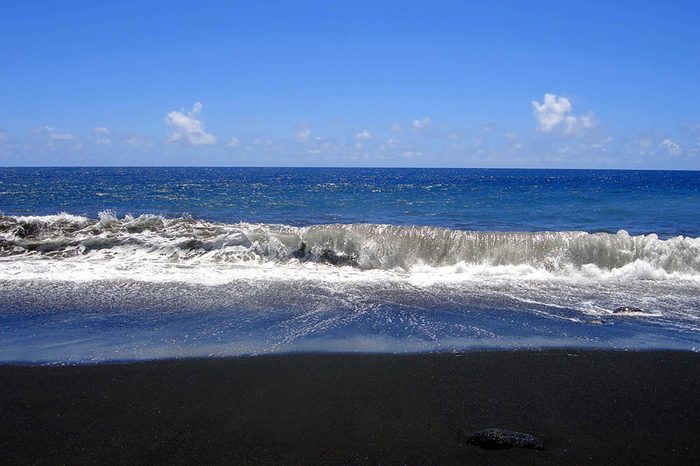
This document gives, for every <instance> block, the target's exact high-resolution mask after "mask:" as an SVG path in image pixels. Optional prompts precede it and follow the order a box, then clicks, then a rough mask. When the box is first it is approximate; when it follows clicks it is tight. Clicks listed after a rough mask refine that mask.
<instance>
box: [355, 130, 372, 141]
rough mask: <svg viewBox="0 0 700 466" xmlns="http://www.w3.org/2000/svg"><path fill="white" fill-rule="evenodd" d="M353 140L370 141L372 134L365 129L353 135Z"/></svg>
mask: <svg viewBox="0 0 700 466" xmlns="http://www.w3.org/2000/svg"><path fill="white" fill-rule="evenodd" d="M355 139H357V140H358V141H369V140H370V139H372V133H370V132H369V131H367V130H366V129H363V130H362V131H360V132H359V133H357V134H356V135H355Z"/></svg>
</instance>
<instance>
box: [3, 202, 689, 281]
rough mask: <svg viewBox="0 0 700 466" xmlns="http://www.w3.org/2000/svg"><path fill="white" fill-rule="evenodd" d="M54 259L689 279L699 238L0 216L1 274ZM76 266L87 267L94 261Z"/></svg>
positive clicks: (122, 264)
mask: <svg viewBox="0 0 700 466" xmlns="http://www.w3.org/2000/svg"><path fill="white" fill-rule="evenodd" d="M60 263H66V264H67V263H70V264H72V266H73V269H72V270H73V271H74V272H75V271H77V270H78V268H77V267H76V266H77V265H78V264H81V263H83V264H91V267H93V269H92V270H93V271H95V270H96V269H95V268H94V267H95V264H98V263H99V264H101V265H100V270H99V272H100V273H102V274H104V272H105V270H112V271H113V272H115V273H117V272H118V271H120V270H121V271H122V272H124V273H126V272H128V271H129V270H131V271H133V270H141V269H143V267H147V268H148V270H149V273H152V274H153V273H155V274H158V273H161V274H165V275H167V274H172V273H173V270H181V269H187V268H192V267H199V269H201V270H206V269H207V268H212V269H216V270H217V271H218V273H219V274H223V275H225V274H226V271H227V270H228V271H231V270H235V269H240V268H241V267H247V268H258V269H261V268H262V269H264V270H267V271H270V270H271V269H273V268H275V267H277V266H280V267H285V268H287V269H289V268H290V267H291V268H294V267H296V268H299V267H305V268H306V269H308V268H309V267H316V270H319V269H322V270H329V266H334V267H335V270H337V269H343V270H352V271H353V272H358V273H361V272H363V271H391V272H397V273H402V274H412V273H416V274H420V273H423V274H426V273H437V272H438V271H441V272H443V273H444V272H445V271H449V273H450V274H451V275H464V276H470V277H478V276H481V277H488V276H491V275H492V274H494V273H497V272H498V271H500V272H503V273H511V274H513V273H514V274H517V275H519V276H522V275H528V274H530V275H532V274H535V275H537V276H542V274H544V275H546V276H547V277H571V276H579V277H581V276H583V277H587V278H607V277H620V278H625V279H647V280H657V279H667V278H671V277H680V278H685V279H693V280H696V279H700V238H688V237H683V236H678V237H675V238H670V239H659V238H658V237H657V235H655V234H650V235H640V236H630V235H629V234H628V233H627V232H625V231H624V230H621V231H619V232H618V233H616V234H611V233H586V232H580V231H560V232H485V231H460V230H450V229H447V228H437V227H419V226H416V227H406V226H393V225H376V224H349V225H344V224H335V225H315V226H308V227H293V226H288V225H273V224H249V223H239V224H225V223H216V222H208V221H203V220H196V219H193V218H190V217H179V218H171V219H169V218H164V217H162V216H157V215H141V216H138V217H133V216H129V215H127V216H125V217H123V218H118V217H117V216H116V215H115V214H114V213H112V212H109V211H107V212H102V213H101V214H100V216H99V219H90V218H87V217H82V216H76V215H71V214H58V215H51V216H23V217H9V216H3V217H0V264H2V265H3V267H1V268H0V278H3V279H8V278H18V277H19V275H22V273H23V271H27V270H34V271H35V272H36V273H35V275H41V273H45V272H46V271H47V270H49V268H50V266H51V264H53V265H54V266H55V265H56V264H60ZM28 264H33V267H34V269H32V268H31V267H29V266H28ZM42 270H43V271H44V272H42ZM82 270H83V274H84V276H88V275H89V270H91V269H82ZM86 274H87V275H86ZM97 275H99V274H97ZM97 275H95V276H94V278H99V277H98V276H97ZM53 278H56V277H53ZM103 278H109V277H103Z"/></svg>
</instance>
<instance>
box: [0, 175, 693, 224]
mask: <svg viewBox="0 0 700 466" xmlns="http://www.w3.org/2000/svg"><path fill="white" fill-rule="evenodd" d="M699 205H700V172H692V171H623V170H504V169H365V168H152V167H149V168H144V167H141V168H0V212H2V213H4V214H5V215H53V214H56V213H58V212H69V213H73V214H79V215H87V216H90V217H96V216H97V214H98V213H99V212H101V211H105V210H113V211H115V212H117V213H118V214H127V213H130V214H133V215H141V214H159V215H164V216H166V217H177V216H181V215H184V214H188V215H191V216H193V217H195V218H202V219H206V220H209V221H218V222H227V223H235V222H262V223H284V224H288V225H295V226H305V225H315V224H325V223H388V224H393V225H430V226H440V227H447V228H452V229H459V230H481V231H542V230H550V231H570V230H581V231H587V232H597V231H607V232H617V231H618V230H621V229H624V230H627V231H628V232H629V233H630V234H648V233H656V234H658V235H659V236H661V237H669V236H676V235H686V236H692V237H697V236H700V214H699V213H698V206H699Z"/></svg>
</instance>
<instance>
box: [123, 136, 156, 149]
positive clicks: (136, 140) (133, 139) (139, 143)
mask: <svg viewBox="0 0 700 466" xmlns="http://www.w3.org/2000/svg"><path fill="white" fill-rule="evenodd" d="M124 143H125V144H127V145H129V146H134V147H150V146H151V143H150V142H149V141H148V140H147V139H146V138H145V137H143V135H141V134H132V135H130V136H127V138H126V139H124Z"/></svg>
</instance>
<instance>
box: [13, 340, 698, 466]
mask: <svg viewBox="0 0 700 466" xmlns="http://www.w3.org/2000/svg"><path fill="white" fill-rule="evenodd" d="M0 419H1V423H2V426H1V427H2V428H1V429H0V448H1V450H2V453H1V454H0V457H1V458H2V462H5V463H24V464H26V463H37V464H98V463H100V464H104V463H121V464H154V463H200V464H209V463H218V464H221V463H229V464H231V463H238V464H242V463H245V464H251V463H297V464H298V463H304V464H309V463H316V464H319V463H323V464H334V463H335V464H337V463H345V464H348V463H350V464H357V463H362V464H365V463H370V464H372V463H382V464H428V463H430V464H473V463H477V464H512V463H526V464H527V463H530V464H535V463H536V464H700V355H698V354H694V353H686V352H610V351H582V350H556V351H555V350H552V351H515V352H514V351H498V352H467V353H461V354H427V355H407V356H391V355H287V356H266V357H247V358H226V359H204V360H173V361H156V362H142V363H129V364H109V365H94V366H66V367H29V366H0ZM488 427H501V428H506V429H511V430H516V431H521V432H526V433H530V434H532V435H534V436H536V437H537V438H539V439H541V440H542V441H543V443H544V445H545V450H544V451H535V450H526V449H519V448H513V449H509V450H484V449H481V448H479V447H477V446H473V445H464V444H463V443H462V442H460V439H461V437H462V436H463V435H465V434H469V433H471V432H473V431H477V430H481V429H485V428H488Z"/></svg>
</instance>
